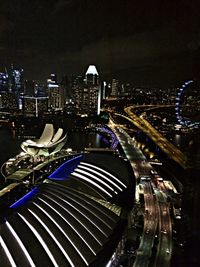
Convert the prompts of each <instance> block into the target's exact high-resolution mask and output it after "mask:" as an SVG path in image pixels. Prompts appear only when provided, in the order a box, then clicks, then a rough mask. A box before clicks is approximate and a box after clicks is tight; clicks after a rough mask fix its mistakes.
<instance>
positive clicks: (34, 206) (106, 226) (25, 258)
mask: <svg viewBox="0 0 200 267" xmlns="http://www.w3.org/2000/svg"><path fill="white" fill-rule="evenodd" d="M34 190H35V191H34ZM34 190H33V191H34V194H31V193H29V196H28V198H27V199H26V201H25V203H20V205H18V204H17V203H16V204H14V205H12V207H11V215H10V216H8V217H7V218H6V220H5V221H4V223H2V224H1V226H0V243H1V246H0V258H1V263H0V266H20V267H23V266H42V265H44V264H45V266H89V265H92V263H93V262H94V261H95V260H96V258H97V257H98V255H99V253H102V249H103V248H105V246H106V244H107V243H109V242H111V241H112V240H111V239H112V238H111V236H112V235H116V234H117V233H116V231H118V230H117V228H118V227H117V225H118V224H119V222H120V218H119V217H118V216H117V215H116V214H115V213H113V212H112V211H111V210H109V209H107V208H106V207H104V206H102V205H101V204H99V203H98V202H96V201H94V200H93V199H91V198H90V197H89V196H86V195H85V194H82V193H80V192H77V191H75V190H73V189H71V188H68V187H65V186H62V185H58V184H53V183H44V184H41V185H39V186H38V187H37V188H36V189H34Z"/></svg>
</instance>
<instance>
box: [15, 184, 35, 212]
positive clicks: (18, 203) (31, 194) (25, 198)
mask: <svg viewBox="0 0 200 267" xmlns="http://www.w3.org/2000/svg"><path fill="white" fill-rule="evenodd" d="M38 191H39V188H38V187H35V188H34V189H33V190H31V191H30V192H28V193H27V194H26V195H24V196H23V197H22V198H20V199H19V200H17V201H16V202H15V203H13V204H12V205H11V206H10V208H12V209H13V208H19V207H20V206H23V205H24V204H26V202H28V200H29V199H31V198H33V197H34V196H35V195H36V194H37V193H38Z"/></svg>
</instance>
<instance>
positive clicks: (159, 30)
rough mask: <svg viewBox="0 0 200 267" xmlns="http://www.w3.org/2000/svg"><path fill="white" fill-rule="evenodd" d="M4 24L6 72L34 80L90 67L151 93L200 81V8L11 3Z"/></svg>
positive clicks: (1, 43)
mask: <svg viewBox="0 0 200 267" xmlns="http://www.w3.org/2000/svg"><path fill="white" fill-rule="evenodd" d="M0 21H1V28H0V58H1V62H0V66H1V68H4V66H9V65H10V64H11V63H13V64H14V65H16V66H20V67H21V66H22V67H23V68H24V69H25V70H26V76H27V79H35V80H44V79H45V77H47V75H48V74H49V73H52V72H53V73H58V74H59V75H61V74H65V73H67V74H68V73H69V74H72V73H76V74H79V73H82V72H83V70H84V69H85V68H86V66H87V65H89V64H94V65H97V66H98V68H99V72H100V73H101V74H102V76H103V77H109V76H110V75H112V76H115V77H119V78H120V79H126V80H127V78H129V79H131V80H132V81H135V82H136V83H138V84H140V83H143V84H147V83H148V84H150V85H152V86H153V85H155V86H156V85H158V86H165V84H166V85H168V84H173V85H175V86H176V85H179V84H180V83H182V82H183V81H185V80H187V79H198V78H199V74H198V73H199V71H198V69H199V63H198V62H199V44H200V37H199V22H200V21H199V17H198V1H190V2H186V1H179V2H178V1H173V3H169V1H164V2H163V1H162V3H159V1H153V2H152V1H151V2H150V3H147V1H140V2H138V1H112V0H111V1H107V2H105V1H103V2H102V1H101V2H99V1H96V0H95V1H69V0H68V1H63V0H62V1H61V0H60V1H56V2H55V1H50V2H49V1H48V2H47V1H43V2H41V1H29V2H28V3H25V2H23V1H14V2H13V1H6V2H5V3H2V7H1V12H0ZM41 66H42V68H41Z"/></svg>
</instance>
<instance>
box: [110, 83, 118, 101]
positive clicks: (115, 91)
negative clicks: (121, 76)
mask: <svg viewBox="0 0 200 267" xmlns="http://www.w3.org/2000/svg"><path fill="white" fill-rule="evenodd" d="M111 89H112V91H111V96H112V97H117V96H118V94H119V81H118V80H117V79H112V88H111Z"/></svg>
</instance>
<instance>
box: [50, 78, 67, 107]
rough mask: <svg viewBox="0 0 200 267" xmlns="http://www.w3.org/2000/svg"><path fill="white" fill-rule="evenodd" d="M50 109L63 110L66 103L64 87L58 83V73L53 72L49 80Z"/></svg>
mask: <svg viewBox="0 0 200 267" xmlns="http://www.w3.org/2000/svg"><path fill="white" fill-rule="evenodd" d="M47 96H48V98H49V99H48V109H49V110H53V111H58V110H63V109H64V104H65V95H64V88H63V87H60V86H59V85H58V83H57V77H56V74H51V77H50V79H48V80H47Z"/></svg>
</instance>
